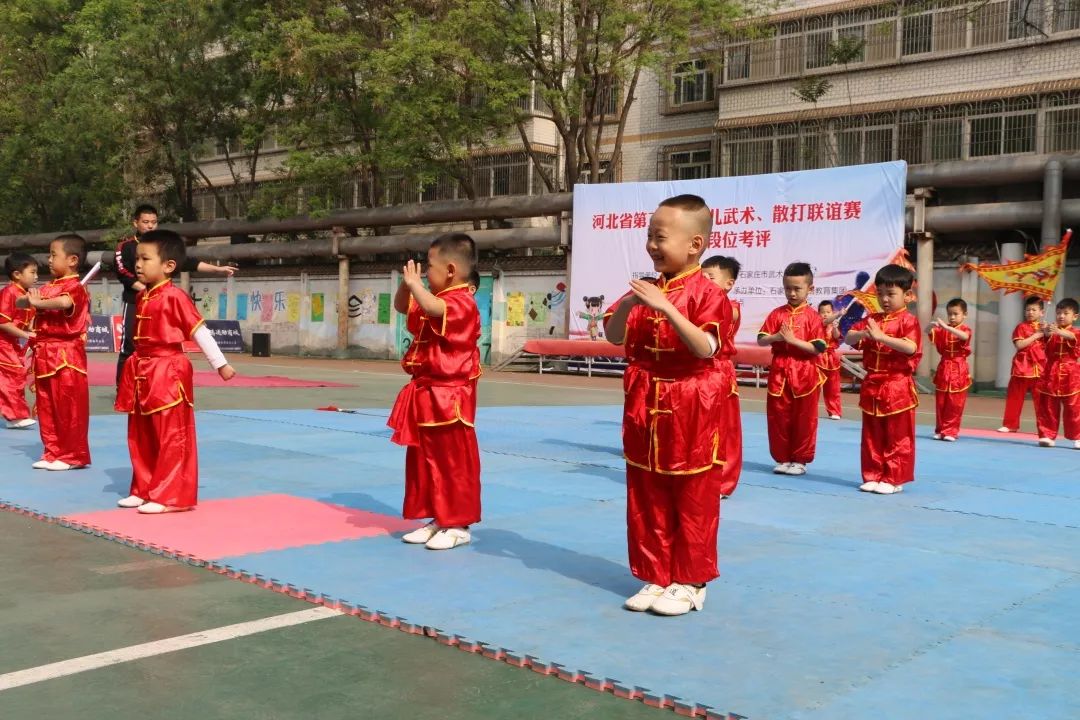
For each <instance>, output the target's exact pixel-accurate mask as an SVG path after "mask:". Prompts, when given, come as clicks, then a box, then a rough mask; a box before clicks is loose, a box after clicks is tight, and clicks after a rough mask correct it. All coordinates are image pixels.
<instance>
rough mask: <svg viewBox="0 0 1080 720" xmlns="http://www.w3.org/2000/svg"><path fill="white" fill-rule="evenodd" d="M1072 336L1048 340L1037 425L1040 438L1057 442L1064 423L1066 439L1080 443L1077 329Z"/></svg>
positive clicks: (1038, 391) (1037, 399) (1037, 403)
mask: <svg viewBox="0 0 1080 720" xmlns="http://www.w3.org/2000/svg"><path fill="white" fill-rule="evenodd" d="M1065 330H1066V331H1067V332H1068V333H1069V334H1070V335H1071V337H1069V338H1063V337H1061V336H1060V335H1051V336H1050V337H1049V338H1047V340H1046V372H1045V373H1043V376H1042V378H1040V380H1039V384H1038V385H1037V386H1036V389H1035V424H1036V425H1037V426H1038V428H1039V437H1040V438H1048V439H1050V440H1054V439H1056V438H1057V435H1058V423H1059V422H1064V425H1065V427H1064V430H1065V437H1066V439H1068V440H1080V340H1078V332H1077V330H1076V328H1071V327H1070V328H1065Z"/></svg>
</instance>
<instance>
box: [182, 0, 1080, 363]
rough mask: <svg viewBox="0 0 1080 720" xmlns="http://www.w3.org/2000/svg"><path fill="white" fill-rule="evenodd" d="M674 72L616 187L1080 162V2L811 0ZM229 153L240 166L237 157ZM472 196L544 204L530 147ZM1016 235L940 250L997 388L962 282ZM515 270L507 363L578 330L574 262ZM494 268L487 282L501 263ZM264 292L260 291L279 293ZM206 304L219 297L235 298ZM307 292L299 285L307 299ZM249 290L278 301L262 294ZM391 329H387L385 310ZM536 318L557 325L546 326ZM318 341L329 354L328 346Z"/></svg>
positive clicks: (507, 312)
mask: <svg viewBox="0 0 1080 720" xmlns="http://www.w3.org/2000/svg"><path fill="white" fill-rule="evenodd" d="M666 73H667V74H666V75H664V76H661V75H657V74H646V75H645V76H644V77H642V79H641V80H640V81H639V83H638V86H637V89H636V91H635V99H634V103H633V104H632V105H631V108H630V110H629V116H628V118H627V125H626V130H625V138H624V142H623V145H622V147H621V150H620V152H619V153H618V155H617V156H616V155H615V154H614V153H613V152H612V151H613V147H612V145H613V137H614V135H613V133H612V134H610V136H609V139H608V140H607V144H606V146H605V147H606V149H607V154H606V155H605V156H604V164H605V166H606V167H607V168H608V169H609V172H608V179H611V180H614V181H626V182H628V181H648V180H663V179H696V178H703V177H716V176H734V175H748V174H758V173H770V172H783V171H790V170H805V169H814V168H822V167H834V166H839V165H851V164H858V163H870V162H881V161H887V160H898V159H899V160H905V161H907V162H908V163H909V164H910V165H920V164H926V163H936V162H942V161H957V160H959V161H963V160H978V159H986V158H995V157H1023V156H1025V155H1044V154H1058V153H1061V154H1067V153H1080V4H1078V2H1077V0H993V1H991V2H987V1H986V0H977V1H956V0H953V1H949V0H925V1H921V2H907V1H906V0H900V1H899V2H880V0H877V1H875V0H848V1H846V2H822V1H820V0H795V2H792V3H787V4H785V5H783V6H782V7H781V8H779V9H778V10H777V12H775V13H773V14H771V15H769V16H768V17H767V18H765V19H763V20H761V21H759V22H757V23H756V30H755V32H754V33H753V34H752V37H749V38H742V37H737V36H736V37H731V38H729V39H727V40H726V41H725V42H724V43H723V46H722V47H719V48H708V49H703V50H702V51H701V52H700V53H698V54H696V55H694V56H692V57H689V58H684V59H678V60H675V59H673V61H672V63H671V64H670V66H669V67H668V68H667V70H666ZM618 91H619V90H618V89H616V92H618ZM522 102H523V103H525V104H526V105H525V106H523V107H527V109H529V110H531V111H532V112H533V113H534V115H535V117H534V119H533V120H532V121H531V123H530V126H529V128H528V133H529V135H530V137H531V138H532V139H533V141H534V142H535V143H536V147H538V148H539V149H540V150H541V153H540V156H541V162H542V163H543V164H544V166H545V168H546V169H547V170H550V171H557V170H558V165H559V163H560V162H561V157H562V155H561V153H560V148H559V138H558V135H557V133H555V132H554V129H553V127H552V126H551V123H550V122H549V121H548V120H546V119H545V117H544V116H545V112H544V108H543V106H542V102H541V101H540V100H539V98H538V97H537V96H536V95H535V94H534V96H533V97H530V98H527V99H523V101H522ZM217 151H218V152H220V153H222V154H223V151H224V149H223V148H218V149H217ZM284 152H285V151H284V149H283V148H273V147H268V148H265V149H264V157H265V158H266V159H265V160H264V164H263V166H262V167H263V169H262V170H261V171H260V177H263V178H265V179H266V180H268V181H269V180H271V179H272V177H273V171H274V167H275V163H279V162H280V158H282V157H284ZM203 167H204V170H205V171H206V172H207V174H208V175H209V176H210V177H211V178H212V179H213V180H214V181H215V183H218V184H227V177H226V175H225V173H224V166H223V164H222V161H221V158H220V157H216V156H214V155H213V154H211V155H209V156H208V157H207V158H206V159H205V161H204V165H203ZM473 182H474V186H475V187H477V188H478V191H479V194H481V195H482V196H486V195H490V196H498V195H521V194H538V193H541V192H543V183H542V182H541V181H540V179H539V173H538V170H537V167H536V166H535V164H534V160H533V159H532V158H531V157H530V156H529V154H528V153H527V152H526V151H525V148H524V147H522V146H521V145H520V141H517V143H515V142H514V138H507V139H506V140H505V142H499V143H494V144H493V146H492V147H490V148H488V149H487V150H485V151H484V152H483V153H482V154H481V155H479V156H478V158H477V162H476V165H475V171H474V178H473ZM313 191H318V192H321V193H324V194H325V193H329V195H330V196H332V201H331V203H330V208H331V209H334V208H338V209H347V208H352V207H358V206H360V205H361V204H362V203H361V202H360V200H361V193H362V191H363V188H362V187H361V183H360V181H359V180H358V179H356V178H342V181H341V183H340V186H339V187H336V188H330V189H329V190H328V189H327V188H319V189H313ZM969 195H970V197H969V198H968V199H966V200H963V201H964V202H985V201H988V200H998V199H1013V200H1029V199H1030V200H1037V199H1041V187H1040V186H1039V184H1038V183H1035V184H1027V185H1024V184H1016V185H1008V186H1005V185H998V186H991V187H987V188H981V189H978V190H975V191H972V192H971V193H969ZM1065 195H1066V197H1080V188H1078V187H1077V186H1076V184H1075V181H1070V180H1068V179H1066V183H1065ZM226 196H227V193H226ZM457 196H459V191H457V190H456V189H455V188H453V187H452V186H450V185H444V184H436V185H435V186H432V187H428V188H420V187H415V186H410V185H408V184H407V183H405V182H401V183H390V184H389V186H388V187H387V189H386V190H385V197H384V198H383V200H384V202H385V203H386V204H399V203H408V202H424V201H429V200H436V199H448V198H452V197H457ZM202 203H203V204H202V205H201V206H200V214H201V215H202V216H203V219H212V218H214V217H221V216H222V215H223V213H222V210H221V208H220V206H219V205H218V204H217V203H216V202H215V201H214V199H213V197H212V196H210V195H209V194H207V196H206V197H205V198H204V200H203V201H202ZM1027 229H1028V230H1032V229H1031V228H1027ZM1016 230H1024V228H1016ZM1029 235H1030V236H1031V237H1033V238H1034V239H1035V240H1034V241H1033V242H1032V243H1031V244H1030V245H1029V246H1028V247H1026V248H1025V249H1027V250H1028V251H1029V252H1032V251H1035V249H1036V247H1035V245H1037V238H1038V227H1037V226H1036V227H1035V228H1034V229H1033V233H1029ZM1016 237H1017V236H1016V235H1015V234H1014V233H1013V232H1012V231H1009V232H1005V231H1001V232H978V233H963V232H958V233H952V234H948V235H941V236H939V237H938V238H937V242H936V243H935V282H934V285H935V291H936V295H937V296H938V298H940V299H941V300H942V301H944V300H945V299H947V298H948V297H952V296H963V297H965V298H966V299H968V301H969V305H972V307H973V311H974V312H973V314H974V315H975V317H974V318H972V320H973V321H974V322H975V323H976V336H977V342H976V349H975V357H974V362H973V367H974V370H975V376H976V380H977V382H979V383H980V384H991V383H993V381H994V379H995V371H996V367H997V356H998V355H999V352H1000V348H999V345H998V335H999V331H1000V328H999V327H998V325H999V323H998V315H997V307H998V297H997V295H996V294H995V293H991V292H990V291H989V290H988V289H987V288H986V287H985V285H983V284H981V283H979V282H974V281H973V280H972V276H967V279H965V278H964V277H962V276H960V275H959V274H958V273H957V272H956V268H957V266H958V265H959V263H960V262H961V261H963V260H968V259H972V258H977V259H981V260H983V261H994V260H996V259H997V246H998V245H997V244H998V243H999V242H1002V241H1008V240H1015V239H1016ZM500 263H501V267H500V268H498V272H496V273H495V275H497V276H498V277H495V278H493V284H492V295H491V303H492V306H491V308H490V312H489V313H486V318H487V322H488V323H489V325H488V326H487V327H486V328H485V332H486V334H487V335H488V336H489V337H490V338H491V342H492V345H491V351H492V352H491V357H492V359H498V358H499V357H500V356H504V355H508V354H510V353H512V352H513V351H514V350H516V349H517V347H520V344H521V342H523V339H524V338H527V337H535V336H538V335H549V336H550V335H551V334H560V333H564V332H565V327H566V324H565V319H564V318H561V317H559V312H560V311H561V310H562V308H561V307H560V306H559V305H558V304H556V305H555V307H549V306H548V305H550V304H551V302H552V301H553V300H554V301H558V302H561V297H560V296H559V292H560V291H559V285H560V282H561V281H562V280H564V279H565V273H566V267H565V256H564V255H562V254H549V255H542V256H531V257H518V258H514V257H511V258H505V259H503V260H502V261H500ZM357 267H358V270H357V271H358V272H360V270H361V268H360V266H359V264H358V266H357ZM483 269H484V270H485V273H484V274H485V286H486V285H487V282H486V278H488V277H491V275H490V272H489V271H490V270H491V269H492V263H491V262H487V263H485V265H484V266H483ZM282 270H284V268H282ZM311 272H312V273H313V274H312V275H311V278H312V279H311V282H319V280H317V278H318V277H319V275H320V270H319V269H318V268H312V269H311ZM327 272H328V273H331V272H332V270H330V269H329V268H327ZM380 276H381V277H385V274H384V272H383V270H382V269H381V268H377V267H375V266H372V267H371V268H370V272H369V273H368V278H369V280H368V284H370V283H372V282H375V284H378V285H380V287H378V288H376V287H371V288H370V291H369V292H370V293H372V294H374V295H376V296H381V295H384V294H385V293H387V292H388V291H389V290H390V289H391V288H390V287H389V286H387V287H385V288H383V287H381V285H382V284H383V282H385V281H384V280H381V279H380ZM265 280H269V277H266V278H265ZM265 280H263V281H262V282H261V283H259V284H262V285H266V284H267V283H266V282H265ZM284 280H285V278H283V277H282V278H280V279H279V281H284ZM239 282H241V283H246V281H245V280H239ZM298 282H299V281H298ZM211 284H212V283H211ZM1066 284H1067V286H1069V287H1070V288H1072V289H1074V290H1075V289H1076V288H1080V268H1077V267H1076V266H1075V265H1073V266H1071V267H1070V268H1069V271H1068V276H1067V278H1066ZM518 285H520V286H521V287H520V288H519V287H518ZM484 289H485V291H486V290H487V287H485V288H484ZM207 290H209V291H210V292H208V295H211V296H215V295H224V293H218V292H215V290H216V289H214V290H211V289H210V288H209V287H208V288H207ZM300 290H301V287H300V285H298V286H297V293H298V294H299V295H301V296H303V293H302V292H300ZM250 292H251V293H254V294H256V295H260V296H261V295H262V294H264V293H265V291H264V290H263V289H261V288H257V287H253V288H250ZM361 295H363V293H362V294H361ZM548 295H550V296H551V297H550V298H549V297H547V296H548ZM365 298H366V295H365V296H364V297H362V298H361V303H360V304H361V305H362V306H364V308H363V309H362V310H361V311H360V312H359V313H358V314H357V313H355V308H354V314H355V315H356V319H358V320H359V319H362V318H368V317H369V316H371V315H372V313H371V312H370V311H369V310H368V309H367V306H368V305H369V300H370V299H365ZM545 300H546V302H547V303H548V305H545V304H544V302H545ZM309 302H310V299H309V300H307V301H304V304H305V306H306V305H307V304H308V303H309ZM295 303H296V300H291V301H290V303H287V307H292V308H295ZM277 305H278V307H277V311H276V313H277V312H280V314H281V315H282V317H283V318H285V317H287V318H293V317H296V316H297V312H296V310H295V309H294V310H292V311H289V310H288V309H287V307H281V303H277ZM523 307H524V312H523V310H522V308H523ZM326 310H327V312H329V311H331V308H330V307H327V308H326ZM276 313H274V314H269V315H268V314H267V313H266V311H262V312H261V314H260V315H259V319H258V320H248V321H246V322H247V324H250V325H251V327H252V329H256V328H257V329H258V330H260V331H263V330H266V329H267V328H266V327H258V326H259V323H263V322H264V320H265V322H271V321H273V319H274V318H275V317H276ZM310 317H312V316H309V318H310ZM374 317H375V318H376V319H378V318H379V314H378V312H377V311H376V312H375V313H374ZM534 317H535V318H540V319H541V321H537V322H534V323H533V324H534V325H535V327H530V320H531V318H534ZM383 321H384V327H383V328H382V329H379V328H367V327H358V329H357V333H356V337H357V342H358V343H360V348H359V350H360V351H361V353H362V354H368V355H375V356H380V355H382V356H393V354H394V352H395V348H396V347H397V346H398V345H399V338H398V334H399V333H398V331H397V330H395V329H394V328H392V327H388V326H385V325H386V323H385V318H383ZM285 334H286V335H289V336H291V337H290V340H289V342H288V343H287V344H285V345H283V347H288V348H289V349H292V348H296V347H301V348H302V347H304V346H305V345H307V344H308V343H307V342H306V339H305V338H304V335H305V333H304V332H303V331H302V330H298V331H297V332H296V333H295V334H294V333H293V332H291V331H289V332H287V333H285ZM308 339H310V340H311V341H313V342H312V345H313V346H314V347H319V346H321V345H323V344H324V343H323V342H316V340H317V338H315V337H313V336H311V337H309V338H308ZM275 344H276V343H275Z"/></svg>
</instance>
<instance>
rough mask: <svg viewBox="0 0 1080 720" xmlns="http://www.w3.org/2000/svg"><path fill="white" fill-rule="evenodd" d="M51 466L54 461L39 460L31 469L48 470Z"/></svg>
mask: <svg viewBox="0 0 1080 720" xmlns="http://www.w3.org/2000/svg"><path fill="white" fill-rule="evenodd" d="M50 465H52V460H38V461H37V462H36V463H34V464H33V465H31V466H30V467H32V468H34V469H35V470H48V469H49V466H50Z"/></svg>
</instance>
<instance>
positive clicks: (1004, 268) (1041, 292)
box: [960, 230, 1072, 300]
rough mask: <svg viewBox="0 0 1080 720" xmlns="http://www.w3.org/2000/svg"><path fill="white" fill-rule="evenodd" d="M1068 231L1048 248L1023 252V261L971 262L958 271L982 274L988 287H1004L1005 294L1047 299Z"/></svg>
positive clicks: (1054, 284)
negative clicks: (977, 263)
mask: <svg viewBox="0 0 1080 720" xmlns="http://www.w3.org/2000/svg"><path fill="white" fill-rule="evenodd" d="M1071 237H1072V230H1066V231H1065V235H1064V236H1063V237H1062V238H1061V244H1060V245H1054V246H1052V247H1048V248H1047V249H1046V250H1044V251H1043V252H1041V253H1039V254H1038V255H1024V259H1023V260H1015V261H1013V262H1007V263H1002V264H1001V265H982V264H980V265H974V264H972V263H964V264H963V265H961V266H960V272H971V271H972V270H974V271H975V272H977V273H979V275H981V276H982V279H983V280H985V281H986V282H987V283H988V284H989V285H990V289H991V290H1004V291H1005V294H1006V295H1008V294H1009V293H1014V292H1022V293H1024V294H1025V295H1034V296H1035V297H1037V298H1042V299H1043V300H1049V299H1050V298H1051V297H1053V295H1054V288H1056V287H1057V283H1058V278H1060V277H1061V270H1062V268H1063V267H1064V266H1065V255H1066V254H1067V253H1068V252H1069V239H1070V238H1071Z"/></svg>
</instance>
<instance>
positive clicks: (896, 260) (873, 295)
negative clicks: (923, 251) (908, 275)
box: [844, 248, 915, 313]
mask: <svg viewBox="0 0 1080 720" xmlns="http://www.w3.org/2000/svg"><path fill="white" fill-rule="evenodd" d="M887 264H888V265H899V266H901V267H905V268H907V269H908V270H910V271H911V272H915V266H914V265H912V264H911V259H910V258H909V257H908V252H907V250H905V249H904V248H900V249H899V250H897V251H896V254H895V255H893V256H892V259H891V260H889V262H888V263H887ZM844 294H845V295H850V296H851V297H853V298H855V302H857V303H859V304H860V305H862V306H863V307H864V308H866V311H867V312H871V313H879V312H881V306H880V305H878V300H877V286H876V285H874V283H870V284H869V285H867V286H866V287H865V288H863V289H862V290H859V289H857V288H856V289H855V290H848V291H847V292H846V293H844Z"/></svg>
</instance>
